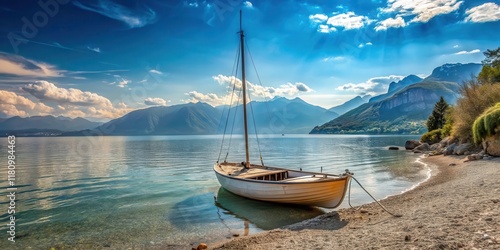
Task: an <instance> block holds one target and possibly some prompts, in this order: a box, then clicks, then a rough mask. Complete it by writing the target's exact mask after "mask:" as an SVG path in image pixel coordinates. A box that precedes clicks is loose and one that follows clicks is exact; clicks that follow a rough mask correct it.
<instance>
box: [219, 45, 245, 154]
mask: <svg viewBox="0 0 500 250" xmlns="http://www.w3.org/2000/svg"><path fill="white" fill-rule="evenodd" d="M239 59H240V46H238V48H237V49H236V55H235V58H234V64H233V69H232V70H231V75H233V74H234V73H235V72H237V71H238V65H239V64H238V61H239ZM235 69H236V70H235ZM233 81H234V79H232V80H231V84H232V85H233V91H232V92H231V93H232V94H231V101H230V102H229V107H228V109H227V112H228V114H227V117H226V123H225V124H224V133H222V142H221V144H220V151H219V157H218V158H217V162H219V161H220V156H221V154H222V149H223V147H224V139H225V138H226V130H227V124H228V121H229V113H230V112H231V106H232V104H233V97H234V90H235V87H236V84H234V83H233ZM227 98H228V97H226V102H225V103H227ZM223 115H224V110H223V111H222V113H221V117H220V120H219V127H220V125H221V123H222V116H223ZM228 151H229V150H228ZM228 154H229V152H227V153H226V160H227V155H228Z"/></svg>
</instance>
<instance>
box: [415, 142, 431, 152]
mask: <svg viewBox="0 0 500 250" xmlns="http://www.w3.org/2000/svg"><path fill="white" fill-rule="evenodd" d="M430 149H431V148H430V146H429V144H428V143H423V144H421V145H418V146H417V147H415V148H414V149H413V151H430Z"/></svg>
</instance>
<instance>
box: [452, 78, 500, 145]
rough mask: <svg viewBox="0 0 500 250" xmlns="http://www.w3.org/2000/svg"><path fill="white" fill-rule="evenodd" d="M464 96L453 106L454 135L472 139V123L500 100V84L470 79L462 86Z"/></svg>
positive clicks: (466, 139) (463, 139)
mask: <svg viewBox="0 0 500 250" xmlns="http://www.w3.org/2000/svg"><path fill="white" fill-rule="evenodd" d="M461 92H462V97H461V98H460V99H459V100H458V101H457V104H456V106H455V107H454V108H453V114H452V119H453V126H452V127H453V128H452V136H453V137H456V138H459V139H461V140H462V141H472V139H473V133H472V125H473V124H474V121H475V120H476V118H477V117H478V116H479V115H481V114H482V113H483V112H484V111H485V110H486V109H488V108H489V107H491V106H493V105H495V104H496V103H497V102H499V101H500V84H494V83H480V82H478V81H475V80H473V81H469V82H468V83H466V84H464V87H463V88H462V91H461Z"/></svg>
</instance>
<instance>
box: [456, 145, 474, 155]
mask: <svg viewBox="0 0 500 250" xmlns="http://www.w3.org/2000/svg"><path fill="white" fill-rule="evenodd" d="M472 147H473V146H472V144H470V143H463V144H460V145H458V146H456V147H455V148H454V149H453V154H456V155H464V154H467V152H470V150H471V149H472Z"/></svg>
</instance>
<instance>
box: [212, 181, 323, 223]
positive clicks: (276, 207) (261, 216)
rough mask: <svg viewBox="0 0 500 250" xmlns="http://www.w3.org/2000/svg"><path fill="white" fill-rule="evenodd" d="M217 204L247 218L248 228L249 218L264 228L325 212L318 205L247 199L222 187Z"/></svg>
mask: <svg viewBox="0 0 500 250" xmlns="http://www.w3.org/2000/svg"><path fill="white" fill-rule="evenodd" d="M215 205H216V206H217V207H220V208H223V209H225V210H227V211H229V212H230V213H231V214H232V215H234V216H236V217H238V218H241V219H243V220H245V228H248V223H247V220H248V221H250V222H251V223H253V224H254V225H255V226H257V227H258V228H261V229H264V230H271V229H274V228H280V227H284V226H287V225H291V224H294V223H297V222H301V221H304V220H307V219H311V218H314V217H316V216H319V215H322V214H324V213H325V211H323V210H321V209H319V208H316V207H308V206H297V205H289V204H280V203H272V202H264V201H258V200H252V199H247V198H244V197H241V196H238V195H235V194H233V193H231V192H229V191H227V190H226V189H224V188H222V187H220V188H219V191H218V192H217V197H216V201H215Z"/></svg>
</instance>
